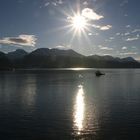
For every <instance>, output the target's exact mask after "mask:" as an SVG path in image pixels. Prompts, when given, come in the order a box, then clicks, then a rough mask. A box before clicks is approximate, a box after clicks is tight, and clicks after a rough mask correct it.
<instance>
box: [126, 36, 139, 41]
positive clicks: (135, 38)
mask: <svg viewBox="0 0 140 140" xmlns="http://www.w3.org/2000/svg"><path fill="white" fill-rule="evenodd" d="M138 39H139V37H138V36H137V37H132V38H127V39H126V41H135V40H138Z"/></svg>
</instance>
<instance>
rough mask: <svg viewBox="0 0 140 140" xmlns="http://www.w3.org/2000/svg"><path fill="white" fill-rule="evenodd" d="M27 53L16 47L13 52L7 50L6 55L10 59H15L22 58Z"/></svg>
mask: <svg viewBox="0 0 140 140" xmlns="http://www.w3.org/2000/svg"><path fill="white" fill-rule="evenodd" d="M27 54H28V53H27V52H26V51H24V50H22V49H17V50H15V51H13V52H9V53H8V54H7V57H8V58H9V59H11V60H15V59H22V58H23V57H24V56H25V55H27Z"/></svg>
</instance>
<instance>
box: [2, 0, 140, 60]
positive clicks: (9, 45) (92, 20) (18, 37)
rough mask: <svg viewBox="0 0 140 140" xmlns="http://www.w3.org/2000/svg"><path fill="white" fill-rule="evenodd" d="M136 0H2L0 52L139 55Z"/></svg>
mask: <svg viewBox="0 0 140 140" xmlns="http://www.w3.org/2000/svg"><path fill="white" fill-rule="evenodd" d="M139 5H140V1H139V0H1V1H0V17H1V19H0V51H4V52H9V51H13V50H15V49H18V48H22V49H24V50H26V51H32V50H35V49H37V48H42V47H44V48H59V49H73V50H75V51H77V52H78V53H81V54H84V55H91V54H98V55H112V56H117V57H128V56H132V57H134V58H135V59H140V46H139V45H140V16H139V13H140V6H139Z"/></svg>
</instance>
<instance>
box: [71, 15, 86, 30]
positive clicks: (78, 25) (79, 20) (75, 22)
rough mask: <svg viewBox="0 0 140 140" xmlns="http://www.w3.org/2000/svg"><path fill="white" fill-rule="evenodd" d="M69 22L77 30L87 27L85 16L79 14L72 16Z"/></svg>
mask: <svg viewBox="0 0 140 140" xmlns="http://www.w3.org/2000/svg"><path fill="white" fill-rule="evenodd" d="M71 22H72V27H73V28H74V29H75V30H78V31H81V30H84V29H85V28H86V27H87V21H86V19H85V17H83V16H81V15H75V16H74V17H72V20H71Z"/></svg>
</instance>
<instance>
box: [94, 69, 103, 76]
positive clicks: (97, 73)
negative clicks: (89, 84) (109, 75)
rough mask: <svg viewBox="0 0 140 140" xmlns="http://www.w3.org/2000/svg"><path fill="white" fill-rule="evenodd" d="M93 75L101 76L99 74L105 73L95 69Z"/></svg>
mask: <svg viewBox="0 0 140 140" xmlns="http://www.w3.org/2000/svg"><path fill="white" fill-rule="evenodd" d="M95 75H96V76H101V75H105V73H102V72H101V71H99V70H97V71H95Z"/></svg>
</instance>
